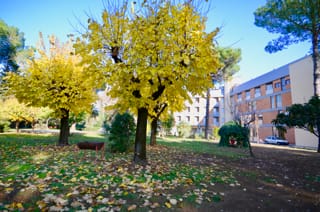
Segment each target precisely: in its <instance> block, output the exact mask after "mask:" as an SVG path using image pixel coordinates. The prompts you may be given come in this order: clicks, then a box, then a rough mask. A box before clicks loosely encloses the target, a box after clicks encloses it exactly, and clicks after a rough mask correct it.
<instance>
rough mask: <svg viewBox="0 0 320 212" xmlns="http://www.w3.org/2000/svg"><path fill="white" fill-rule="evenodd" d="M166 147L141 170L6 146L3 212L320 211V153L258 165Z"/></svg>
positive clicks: (111, 159)
mask: <svg viewBox="0 0 320 212" xmlns="http://www.w3.org/2000/svg"><path fill="white" fill-rule="evenodd" d="M163 144H164V143H163ZM163 144H162V145H159V146H157V147H148V164H146V165H144V166H142V165H136V164H134V163H132V157H133V156H132V154H111V153H108V152H107V153H106V154H105V158H104V160H102V159H101V158H100V157H99V155H98V156H97V155H96V154H95V152H94V151H89V150H81V151H80V150H78V148H77V147H76V145H75V144H72V145H70V146H67V147H58V146H56V145H55V143H54V142H52V141H49V142H43V141H39V142H37V141H27V142H24V141H23V139H22V140H21V141H15V142H13V141H10V140H7V141H1V140H0V162H1V164H0V210H1V211H4V210H8V211H112V210H113V211H131V210H135V211H149V210H152V211H175V210H182V211H211V210H224V211H230V210H231V211H232V210H247V211H255V210H257V209H260V210H270V209H276V210H283V211H292V210H299V211H300V210H302V211H307V210H309V211H316V210H317V209H319V208H320V195H319V193H320V189H319V188H320V172H319V167H320V166H319V162H320V155H318V154H317V153H312V152H307V151H293V150H283V149H270V148H265V147H263V148H261V147H254V151H255V153H256V158H255V159H252V158H249V157H243V156H242V157H223V156H219V155H218V156H217V154H210V153H208V152H210V148H212V152H215V151H217V148H218V147H217V146H216V144H212V143H206V144H203V145H207V146H206V151H205V153H204V152H199V151H196V152H194V151H186V150H181V148H177V147H168V146H165V145H163ZM187 144H188V143H187V142H186V145H187ZM168 145H170V143H168ZM181 145H182V146H183V145H184V144H183V142H182V143H181ZM199 145H202V144H200V143H199ZM208 150H209V151H208ZM218 151H219V149H218ZM223 151H225V149H223ZM223 151H222V152H223ZM230 151H234V152H236V154H233V155H242V154H238V153H237V152H239V151H238V150H232V149H231V150H230ZM241 151H242V153H243V150H240V152H241Z"/></svg>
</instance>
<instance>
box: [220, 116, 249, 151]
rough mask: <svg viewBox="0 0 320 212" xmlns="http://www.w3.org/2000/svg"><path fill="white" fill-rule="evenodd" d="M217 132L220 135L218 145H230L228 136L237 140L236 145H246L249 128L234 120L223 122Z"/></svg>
mask: <svg viewBox="0 0 320 212" xmlns="http://www.w3.org/2000/svg"><path fill="white" fill-rule="evenodd" d="M218 134H219V135H220V141H219V146H231V145H230V138H232V137H233V138H234V139H235V140H236V141H237V146H243V147H247V146H248V142H249V130H248V129H247V128H246V127H242V126H241V125H240V124H238V123H236V122H234V121H230V122H227V123H225V124H224V125H223V126H222V127H221V128H220V129H219V131H218Z"/></svg>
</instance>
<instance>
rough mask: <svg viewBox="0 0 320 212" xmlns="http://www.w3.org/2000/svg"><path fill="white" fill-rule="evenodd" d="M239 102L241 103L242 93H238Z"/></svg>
mask: <svg viewBox="0 0 320 212" xmlns="http://www.w3.org/2000/svg"><path fill="white" fill-rule="evenodd" d="M237 101H238V102H241V93H238V95H237Z"/></svg>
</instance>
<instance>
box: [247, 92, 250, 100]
mask: <svg viewBox="0 0 320 212" xmlns="http://www.w3.org/2000/svg"><path fill="white" fill-rule="evenodd" d="M249 99H250V90H249V91H246V100H249Z"/></svg>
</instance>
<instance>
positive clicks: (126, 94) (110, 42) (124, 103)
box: [75, 0, 219, 162]
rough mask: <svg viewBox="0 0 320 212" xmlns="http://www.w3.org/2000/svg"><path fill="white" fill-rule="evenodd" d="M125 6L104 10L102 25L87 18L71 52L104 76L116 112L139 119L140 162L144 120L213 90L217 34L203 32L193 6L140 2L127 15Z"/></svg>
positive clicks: (143, 151) (201, 19)
mask: <svg viewBox="0 0 320 212" xmlns="http://www.w3.org/2000/svg"><path fill="white" fill-rule="evenodd" d="M123 2H124V3H123V5H122V6H121V7H118V8H113V9H110V10H105V11H103V13H102V18H101V19H102V22H101V23H99V22H98V21H96V20H92V19H89V25H88V31H87V32H86V33H85V34H83V35H82V37H81V38H79V39H78V40H77V43H76V46H75V48H76V52H77V53H80V54H81V56H82V57H83V62H84V63H85V64H86V68H88V69H89V70H90V71H92V72H100V73H101V74H102V75H103V76H104V78H105V80H106V83H107V84H108V85H109V86H110V90H109V93H108V95H110V96H111V97H114V98H116V99H117V104H116V105H115V107H117V108H118V109H122V110H123V111H125V110H128V109H130V110H132V111H133V112H135V113H136V114H137V128H136V137H135V150H134V161H136V162H139V161H142V162H143V161H145V160H146V129H147V119H148V115H152V114H154V113H155V109H156V108H157V107H159V105H161V104H167V105H168V106H167V107H168V110H174V109H175V108H179V107H177V106H176V105H175V104H177V103H178V104H183V100H188V99H189V94H190V93H191V94H201V93H202V92H203V91H205V90H206V89H207V88H209V87H211V86H212V82H211V77H210V75H211V73H212V72H214V71H215V70H217V68H218V66H219V63H218V58H217V53H216V51H215V48H214V45H213V39H214V37H215V35H216V33H217V31H218V30H215V31H213V32H209V33H207V32H206V31H205V22H206V19H205V17H202V16H201V15H200V14H199V13H198V12H197V11H196V10H195V8H194V7H193V6H192V4H190V2H192V1H186V2H185V3H184V4H171V1H163V0H159V1H143V2H142V3H141V4H139V2H140V1H138V3H136V4H133V5H132V6H131V10H129V9H130V8H129V7H130V5H128V4H127V3H126V1H123ZM177 100H179V101H177ZM180 100H181V101H180ZM154 115H155V114H154Z"/></svg>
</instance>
